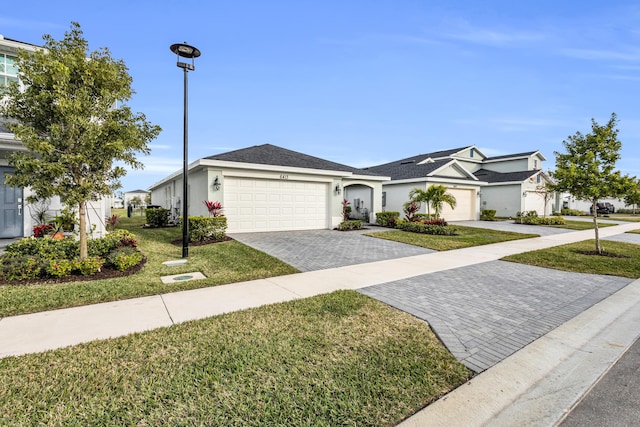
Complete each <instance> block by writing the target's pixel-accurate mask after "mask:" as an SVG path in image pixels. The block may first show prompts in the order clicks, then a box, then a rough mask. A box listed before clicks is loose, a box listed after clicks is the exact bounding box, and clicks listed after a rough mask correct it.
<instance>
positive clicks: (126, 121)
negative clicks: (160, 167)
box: [0, 22, 160, 258]
mask: <svg viewBox="0 0 640 427" xmlns="http://www.w3.org/2000/svg"><path fill="white" fill-rule="evenodd" d="M43 39H44V42H45V44H44V48H43V49H39V50H37V51H36V52H34V53H27V52H19V53H18V60H17V65H18V69H19V72H20V79H21V80H22V83H23V84H24V90H23V91H21V90H20V88H19V87H18V85H17V84H16V83H12V84H11V85H9V86H8V87H7V88H6V89H5V90H4V91H3V93H2V95H3V96H5V97H6V98H5V102H4V103H2V105H0V115H3V116H5V117H11V118H12V119H14V120H15V123H14V124H11V125H10V126H9V128H10V130H11V131H12V132H13V133H14V134H15V136H16V138H17V139H19V140H20V141H22V143H23V144H24V146H25V147H26V148H27V150H28V151H26V152H17V153H15V154H14V155H13V156H12V157H11V159H10V160H9V164H10V165H12V166H14V167H15V172H14V173H13V175H10V176H8V178H7V180H6V183H7V184H9V185H13V186H19V187H30V188H31V190H32V192H33V193H34V196H35V198H37V199H43V198H50V197H52V196H60V198H61V200H62V202H63V203H65V204H66V205H68V206H77V209H78V214H79V225H80V230H79V231H80V257H81V258H86V256H87V232H86V204H87V202H88V201H91V200H98V199H99V198H100V197H102V196H106V195H109V194H111V193H112V192H113V190H114V189H117V188H119V187H120V182H119V180H120V178H121V177H122V176H124V175H125V174H126V171H125V169H124V168H123V167H121V166H114V163H115V162H119V163H121V164H125V165H128V166H130V167H132V168H134V169H135V168H141V167H142V166H143V165H142V163H140V162H139V161H138V160H136V157H135V155H136V153H138V152H140V153H143V154H149V152H150V150H149V148H148V146H147V143H148V142H149V141H151V140H153V139H154V138H155V137H156V136H157V135H158V134H159V133H160V127H158V126H155V125H152V124H151V123H149V122H148V121H147V120H146V117H145V116H144V114H141V113H133V112H132V111H131V109H130V108H129V107H128V106H126V104H121V105H119V106H118V107H117V108H116V103H118V102H121V103H123V102H126V101H128V100H129V99H130V98H131V96H132V95H133V93H134V91H133V90H132V88H131V81H132V79H131V77H130V76H129V73H128V70H127V67H126V65H125V63H124V62H123V61H122V60H115V59H113V58H111V54H110V52H109V50H108V49H106V48H100V49H99V50H97V51H93V52H90V53H88V43H87V41H86V40H85V39H84V38H83V33H82V30H81V29H80V25H79V24H78V23H75V22H72V23H71V29H70V31H68V32H66V33H65V36H64V38H63V39H62V40H60V41H56V40H54V39H53V38H52V37H51V36H50V35H45V36H43Z"/></svg>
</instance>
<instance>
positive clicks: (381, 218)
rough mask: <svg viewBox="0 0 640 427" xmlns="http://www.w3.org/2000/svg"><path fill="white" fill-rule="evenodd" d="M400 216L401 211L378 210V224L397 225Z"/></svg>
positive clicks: (383, 225) (384, 225)
mask: <svg viewBox="0 0 640 427" xmlns="http://www.w3.org/2000/svg"><path fill="white" fill-rule="evenodd" d="M398 218H400V212H378V213H376V224H378V225H380V226H382V227H392V228H393V227H395V226H396V222H397V221H398Z"/></svg>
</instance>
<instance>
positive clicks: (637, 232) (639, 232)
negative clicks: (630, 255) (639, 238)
mask: <svg viewBox="0 0 640 427" xmlns="http://www.w3.org/2000/svg"><path fill="white" fill-rule="evenodd" d="M627 233H633V234H640V228H639V229H637V230H631V231H627Z"/></svg>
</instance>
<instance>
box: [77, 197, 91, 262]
mask: <svg viewBox="0 0 640 427" xmlns="http://www.w3.org/2000/svg"><path fill="white" fill-rule="evenodd" d="M78 217H79V223H80V225H79V228H80V259H85V258H87V256H88V255H89V253H88V250H87V203H86V202H81V203H80V204H79V206H78Z"/></svg>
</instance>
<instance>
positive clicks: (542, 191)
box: [534, 182, 556, 217]
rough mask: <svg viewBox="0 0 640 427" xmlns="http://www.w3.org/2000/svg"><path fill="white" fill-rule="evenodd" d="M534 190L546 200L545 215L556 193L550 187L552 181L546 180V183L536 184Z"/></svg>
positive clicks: (543, 214)
mask: <svg viewBox="0 0 640 427" xmlns="http://www.w3.org/2000/svg"><path fill="white" fill-rule="evenodd" d="M534 192H535V193H536V194H537V195H538V196H540V197H541V198H542V200H543V202H544V212H543V213H542V216H543V217H546V216H547V206H548V205H549V202H550V201H551V199H553V198H554V197H555V195H556V193H554V192H553V190H552V189H551V188H550V183H548V182H545V183H544V184H540V185H538V186H536V189H535V190H534Z"/></svg>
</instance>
